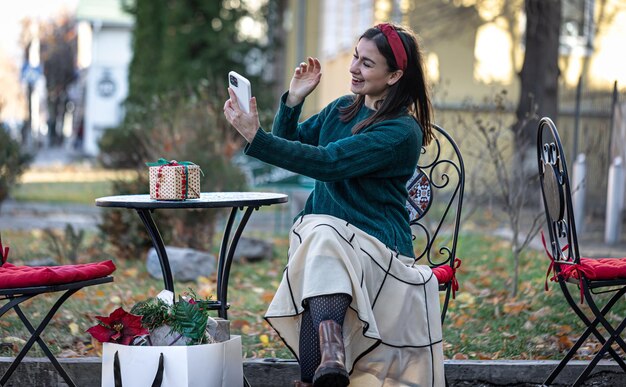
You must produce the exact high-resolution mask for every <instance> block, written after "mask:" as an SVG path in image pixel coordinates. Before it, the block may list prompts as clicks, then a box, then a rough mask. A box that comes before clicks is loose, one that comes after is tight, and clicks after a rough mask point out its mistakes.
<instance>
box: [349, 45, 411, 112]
mask: <svg viewBox="0 0 626 387" xmlns="http://www.w3.org/2000/svg"><path fill="white" fill-rule="evenodd" d="M398 73H400V75H401V74H402V72H401V71H395V72H390V71H389V67H388V66H387V60H386V59H385V57H384V56H383V54H381V53H380V51H378V48H377V47H376V43H374V42H373V41H371V40H369V39H365V38H362V39H361V40H359V43H358V44H357V46H356V48H355V49H354V59H352V64H351V65H350V74H352V83H351V86H350V90H351V91H352V92H353V93H354V94H358V95H364V96H365V106H367V107H368V108H370V109H374V103H375V102H376V101H378V100H380V99H382V98H384V97H385V95H386V94H387V90H388V89H389V86H391V85H393V84H394V83H395V82H397V81H398V79H400V76H398Z"/></svg>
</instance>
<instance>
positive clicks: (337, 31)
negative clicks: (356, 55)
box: [321, 0, 374, 58]
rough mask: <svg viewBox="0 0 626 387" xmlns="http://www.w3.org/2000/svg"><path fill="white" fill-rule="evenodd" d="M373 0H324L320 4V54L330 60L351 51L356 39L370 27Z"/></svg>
mask: <svg viewBox="0 0 626 387" xmlns="http://www.w3.org/2000/svg"><path fill="white" fill-rule="evenodd" d="M373 3H374V1H373V0H342V1H337V0H324V2H323V3H322V34H323V35H322V50H321V51H322V54H323V55H324V57H326V58H332V57H334V56H335V55H337V54H339V53H343V52H346V51H351V50H352V48H353V47H354V44H355V43H356V39H357V38H358V37H359V36H360V34H362V33H363V32H364V31H365V30H366V29H368V28H369V27H371V26H372V23H373V20H374V19H373V16H374V8H373V7H374V5H373Z"/></svg>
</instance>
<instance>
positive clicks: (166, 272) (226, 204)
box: [96, 192, 287, 319]
mask: <svg viewBox="0 0 626 387" xmlns="http://www.w3.org/2000/svg"><path fill="white" fill-rule="evenodd" d="M286 202H287V195H285V194H280V193H268V192H202V193H201V194H200V198H198V199H187V200H153V199H150V195H119V196H106V197H102V198H98V199H96V206H98V207H112V208H128V209H132V210H135V211H137V214H138V215H139V218H141V221H142V222H143V224H144V226H145V227H146V229H147V231H148V233H149V234H150V238H151V239H152V244H153V246H154V248H155V250H156V252H157V255H158V257H159V262H160V264H161V270H162V272H163V281H164V284H165V289H167V290H169V291H171V292H172V293H174V279H173V276H172V270H171V269H170V263H169V260H168V257H167V251H166V250H165V245H164V243H163V238H162V237H161V234H160V233H159V229H158V228H157V226H156V223H155V222H154V219H153V218H152V212H154V211H155V210H167V209H173V210H180V209H200V208H230V209H231V211H230V216H229V217H228V221H227V222H226V226H225V229H224V236H223V237H222V244H221V246H220V252H219V258H218V265H217V273H216V274H217V301H216V302H214V303H212V304H211V307H210V308H211V309H214V310H217V311H218V314H219V317H222V318H224V319H227V318H228V316H227V309H228V307H229V305H228V277H229V274H230V266H231V264H232V260H233V256H234V254H235V249H236V248H237V243H238V242H239V238H240V237H241V234H242V233H243V230H244V228H245V227H246V224H247V223H248V220H249V219H250V215H252V212H253V211H254V210H258V209H259V207H261V206H270V205H273V204H279V203H286ZM239 211H242V212H243V216H242V217H241V219H240V220H239V224H238V225H237V227H236V230H235V233H234V234H233V235H232V236H231V232H232V230H233V226H234V224H235V219H236V217H237V213H238V212H239ZM174 299H176V298H174Z"/></svg>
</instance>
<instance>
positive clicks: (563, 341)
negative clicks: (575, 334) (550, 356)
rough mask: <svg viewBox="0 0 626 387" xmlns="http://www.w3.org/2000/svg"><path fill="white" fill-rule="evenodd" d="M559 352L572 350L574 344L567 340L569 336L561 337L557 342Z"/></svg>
mask: <svg viewBox="0 0 626 387" xmlns="http://www.w3.org/2000/svg"><path fill="white" fill-rule="evenodd" d="M557 344H558V347H559V351H564V350H568V349H570V348H572V347H573V346H574V342H573V341H572V340H571V339H570V338H569V336H561V337H559V340H558V341H557Z"/></svg>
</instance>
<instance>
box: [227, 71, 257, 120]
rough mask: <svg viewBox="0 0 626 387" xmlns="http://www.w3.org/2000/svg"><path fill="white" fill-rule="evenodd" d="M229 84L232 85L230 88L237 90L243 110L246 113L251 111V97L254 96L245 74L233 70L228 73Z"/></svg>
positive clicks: (236, 93)
mask: <svg viewBox="0 0 626 387" xmlns="http://www.w3.org/2000/svg"><path fill="white" fill-rule="evenodd" d="M228 86H230V88H231V89H233V91H234V92H235V95H236V96H237V100H239V107H241V110H243V111H244V112H246V113H250V98H252V88H251V87H250V81H249V80H247V79H246V77H244V76H243V75H240V74H237V73H236V72H234V71H231V72H229V73H228Z"/></svg>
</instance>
